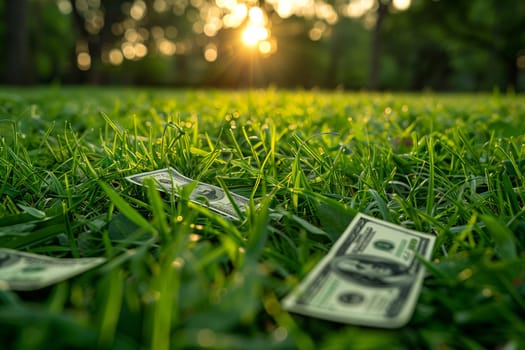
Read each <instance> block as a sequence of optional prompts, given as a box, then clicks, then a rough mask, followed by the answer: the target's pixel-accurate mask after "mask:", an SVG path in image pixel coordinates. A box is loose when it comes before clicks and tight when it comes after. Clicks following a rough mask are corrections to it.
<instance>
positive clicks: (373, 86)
mask: <svg viewBox="0 0 525 350" xmlns="http://www.w3.org/2000/svg"><path fill="white" fill-rule="evenodd" d="M390 2H391V0H388V1H382V0H378V8H377V19H376V24H375V26H374V29H373V31H372V46H371V52H370V74H369V76H368V89H370V90H377V88H378V87H379V73H380V69H381V67H380V63H381V62H380V61H381V31H382V28H383V22H384V20H385V17H386V16H387V14H388V7H389V6H390Z"/></svg>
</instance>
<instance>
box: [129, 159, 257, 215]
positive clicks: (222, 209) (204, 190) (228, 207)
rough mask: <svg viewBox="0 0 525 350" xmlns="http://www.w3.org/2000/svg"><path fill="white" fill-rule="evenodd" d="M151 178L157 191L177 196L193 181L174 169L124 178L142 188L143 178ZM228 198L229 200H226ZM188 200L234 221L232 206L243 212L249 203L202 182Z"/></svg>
mask: <svg viewBox="0 0 525 350" xmlns="http://www.w3.org/2000/svg"><path fill="white" fill-rule="evenodd" d="M148 177H151V178H153V179H155V180H156V182H157V183H158V185H159V190H162V191H169V192H173V193H175V194H177V190H178V188H180V187H182V186H185V185H188V184H190V183H192V182H194V180H192V179H190V178H188V177H186V176H184V175H182V174H181V173H179V172H178V171H177V170H175V169H174V168H166V169H159V170H155V171H149V172H146V173H141V174H136V175H132V176H128V177H126V179H127V180H129V181H131V182H133V183H135V184H137V185H140V186H143V182H144V179H145V178H148ZM228 196H229V197H230V198H228ZM190 200H191V201H192V202H194V203H198V204H201V205H204V206H206V207H208V208H210V209H211V210H213V211H215V212H217V213H219V214H221V215H224V216H227V217H230V218H234V219H240V218H239V215H238V213H237V211H236V210H235V208H234V206H233V205H232V201H234V202H235V204H236V205H237V208H238V209H239V210H240V211H245V209H246V207H247V206H248V205H249V203H250V201H249V199H248V198H246V197H243V196H240V195H238V194H235V193H231V192H230V193H228V194H226V192H224V191H223V190H222V188H220V187H217V186H213V185H210V184H207V183H204V182H199V183H197V186H196V187H195V189H194V190H193V192H192V194H191V195H190Z"/></svg>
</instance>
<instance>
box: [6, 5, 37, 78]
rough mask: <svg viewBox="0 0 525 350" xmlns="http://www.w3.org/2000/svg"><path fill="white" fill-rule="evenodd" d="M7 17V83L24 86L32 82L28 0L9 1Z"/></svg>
mask: <svg viewBox="0 0 525 350" xmlns="http://www.w3.org/2000/svg"><path fill="white" fill-rule="evenodd" d="M5 5H6V7H5V16H6V24H7V30H6V50H7V52H6V67H5V68H6V72H5V77H6V82H7V83H8V84H15V85H23V84H28V83H30V82H31V74H30V71H29V47H28V44H29V42H28V30H27V8H28V1H27V0H7V1H6V3H5Z"/></svg>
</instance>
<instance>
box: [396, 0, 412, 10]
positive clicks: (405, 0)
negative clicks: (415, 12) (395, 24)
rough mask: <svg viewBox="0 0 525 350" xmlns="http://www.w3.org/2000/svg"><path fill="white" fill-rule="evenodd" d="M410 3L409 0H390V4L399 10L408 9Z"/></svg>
mask: <svg viewBox="0 0 525 350" xmlns="http://www.w3.org/2000/svg"><path fill="white" fill-rule="evenodd" d="M411 3H412V1H411V0H393V1H392V4H393V5H394V7H395V8H396V10H399V11H404V10H406V9H408V8H409V7H410V5H411Z"/></svg>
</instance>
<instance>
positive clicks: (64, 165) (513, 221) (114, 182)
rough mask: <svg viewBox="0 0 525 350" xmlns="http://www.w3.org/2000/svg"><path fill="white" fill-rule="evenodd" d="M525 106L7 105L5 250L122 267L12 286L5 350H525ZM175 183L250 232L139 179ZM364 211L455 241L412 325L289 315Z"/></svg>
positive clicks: (449, 100)
mask: <svg viewBox="0 0 525 350" xmlns="http://www.w3.org/2000/svg"><path fill="white" fill-rule="evenodd" d="M524 132H525V96H521V95H517V96H516V95H508V96H507V95H499V94H497V93H494V94H482V95H464V94H461V95H441V94H432V93H425V94H414V95H410V94H386V93H385V94H370V93H347V92H341V91H340V92H324V91H281V90H277V89H267V90H254V91H215V90H202V91H198V90H197V91H194V90H154V89H131V88H130V89H116V88H114V89H108V88H95V87H89V88H65V87H63V88H59V87H54V86H51V87H46V88H44V87H41V88H33V89H27V90H17V89H5V88H4V89H1V90H0V247H8V248H12V249H17V250H21V251H26V252H34V253H38V254H44V255H48V256H52V257H64V258H66V257H67V258H71V257H73V258H78V257H106V258H107V263H105V264H103V265H102V266H100V267H97V268H95V269H93V270H90V271H88V272H86V273H84V274H81V275H79V276H76V277H74V278H71V279H69V280H67V281H64V282H61V283H58V284H56V285H53V286H51V287H47V288H44V289H40V290H37V291H27V292H14V291H10V290H1V289H0V337H1V339H2V344H1V345H0V347H1V348H6V349H11V348H13V349H41V348H42V349H43V348H46V349H48V348H53V349H61V348H64V349H65V348H67V349H72V348H78V349H81V348H82V349H84V348H85V349H93V348H118V349H143V348H144V349H145V348H152V349H168V348H176V349H195V348H210V349H295V348H297V349H379V348H383V349H440V350H441V349H522V348H525V337H524V334H525V318H524V316H525V183H524V173H525V146H524V143H525V136H524ZM170 166H171V167H174V168H176V169H177V170H178V171H180V172H181V173H183V174H184V175H186V176H188V177H190V178H192V179H195V180H198V181H202V182H206V183H209V184H213V185H217V186H221V187H223V188H224V189H227V190H228V191H231V192H232V193H237V194H239V195H242V196H245V197H248V198H250V199H253V200H252V201H251V204H250V207H249V208H248V210H247V212H246V215H245V216H244V217H243V218H241V219H240V220H232V219H226V218H224V217H222V216H220V215H217V214H216V213H214V212H212V211H210V210H208V209H206V208H204V207H200V206H198V205H196V204H194V203H192V202H190V201H189V200H188V196H187V195H188V194H187V193H186V194H185V193H182V195H181V198H177V197H174V196H172V195H166V194H163V193H159V192H157V191H155V190H153V189H151V188H149V189H148V188H145V187H140V186H137V185H135V184H132V183H130V182H129V181H126V179H125V177H126V176H129V175H133V174H136V173H139V172H145V171H151V170H156V169H160V168H166V167H170ZM358 212H361V213H364V214H368V215H371V216H374V217H377V218H380V219H382V220H386V221H388V222H392V223H395V224H400V225H402V226H405V227H407V228H410V229H414V230H418V231H421V232H425V233H429V234H432V235H435V236H436V239H437V241H436V246H435V249H434V252H433V254H432V260H431V261H430V262H428V264H426V265H427V272H428V276H427V277H426V279H425V280H424V283H423V288H422V291H421V294H420V297H419V300H418V303H417V306H416V309H415V312H414V315H413V317H412V319H411V321H410V322H409V324H408V325H407V326H405V327H403V328H400V329H395V330H385V329H380V328H366V327H357V326H351V325H343V324H338V323H331V322H327V321H322V320H318V319H315V318H309V317H305V316H299V315H295V314H292V313H288V312H286V311H284V310H283V309H282V307H281V303H280V301H281V299H282V298H283V297H284V296H285V295H286V294H287V293H288V292H289V291H290V290H291V289H292V288H293V287H294V286H295V285H297V284H298V283H299V281H300V280H301V278H303V277H304V276H305V275H306V274H307V273H308V271H310V270H311V269H312V268H313V267H314V266H315V264H316V263H317V262H319V260H320V259H321V258H322V257H323V256H324V255H325V254H326V253H327V252H328V250H329V249H330V247H331V246H332V245H333V243H334V242H335V241H336V240H337V238H338V237H339V235H341V233H342V232H343V231H344V229H345V227H346V226H347V225H348V223H349V222H350V220H351V219H352V218H353V217H354V216H355V215H356V213H358Z"/></svg>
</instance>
